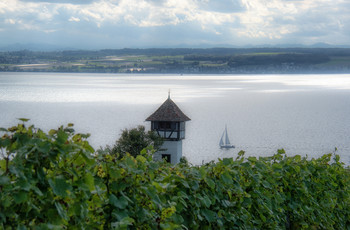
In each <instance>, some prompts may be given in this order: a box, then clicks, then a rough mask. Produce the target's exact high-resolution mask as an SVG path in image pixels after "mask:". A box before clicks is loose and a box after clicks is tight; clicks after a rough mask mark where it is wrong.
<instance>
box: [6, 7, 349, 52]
mask: <svg viewBox="0 0 350 230" xmlns="http://www.w3.org/2000/svg"><path fill="white" fill-rule="evenodd" d="M14 43H20V44H30V43H34V44H50V45H55V46H58V47H67V48H77V49H116V48H149V47H156V48H163V47H173V48H175V47H199V46H206V47H247V46H265V45H271V46H282V45H284V44H302V45H313V44H317V43H327V44H330V45H332V46H339V45H346V46H350V0H37V1H35V0H0V47H4V46H8V45H11V44H14Z"/></svg>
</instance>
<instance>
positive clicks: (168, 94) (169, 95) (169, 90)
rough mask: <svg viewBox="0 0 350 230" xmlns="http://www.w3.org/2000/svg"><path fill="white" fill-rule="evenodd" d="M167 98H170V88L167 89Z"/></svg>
mask: <svg viewBox="0 0 350 230" xmlns="http://www.w3.org/2000/svg"><path fill="white" fill-rule="evenodd" d="M168 99H170V89H169V91H168Z"/></svg>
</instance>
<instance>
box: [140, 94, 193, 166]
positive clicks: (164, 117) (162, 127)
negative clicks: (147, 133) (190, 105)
mask: <svg viewBox="0 0 350 230" xmlns="http://www.w3.org/2000/svg"><path fill="white" fill-rule="evenodd" d="M190 120H191V119H190V118H189V117H187V116H186V115H185V114H184V113H183V112H182V111H181V110H180V108H179V107H178V106H177V105H176V104H175V103H174V102H173V101H172V100H171V99H170V93H169V96H168V99H167V100H166V101H165V102H164V103H163V104H162V105H161V106H160V107H159V108H158V109H157V110H156V111H155V112H154V113H153V114H152V115H150V116H149V117H148V118H147V119H146V121H150V122H151V130H152V131H155V132H156V133H157V134H158V135H159V136H161V137H162V138H163V139H164V143H163V146H162V147H161V149H164V151H158V152H156V153H155V154H154V157H153V159H154V160H162V159H166V161H168V162H170V163H172V164H177V163H179V162H180V159H181V157H182V140H183V139H185V122H186V121H190Z"/></svg>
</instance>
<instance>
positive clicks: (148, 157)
mask: <svg viewBox="0 0 350 230" xmlns="http://www.w3.org/2000/svg"><path fill="white" fill-rule="evenodd" d="M23 121H24V122H23V124H18V125H17V126H14V127H11V128H8V129H4V128H1V130H0V131H1V132H2V134H3V136H2V137H1V138H0V229H349V228H350V171H349V167H346V166H345V165H344V164H343V163H341V162H340V159H339V156H337V155H335V154H332V153H331V154H327V155H324V156H322V157H320V158H318V159H307V158H304V157H301V156H299V155H296V156H292V157H290V156H287V155H286V153H285V152H284V150H278V152H277V153H276V154H275V155H273V156H271V157H259V158H256V157H248V158H246V157H245V156H244V152H243V151H241V152H240V153H239V155H238V157H237V158H236V159H232V158H226V159H219V160H218V161H217V162H211V163H208V164H205V165H201V166H193V165H191V164H189V163H187V162H186V161H185V160H184V161H182V162H181V163H179V164H177V165H170V164H168V163H166V162H154V161H152V153H153V149H152V147H149V148H146V149H144V150H142V152H141V153H140V155H138V156H136V157H132V156H130V155H126V156H125V157H123V158H120V157H119V156H118V155H111V154H108V153H106V152H103V151H102V150H100V151H95V150H94V149H93V148H92V147H91V146H90V145H89V142H88V141H87V139H88V137H89V135H88V134H80V133H75V131H74V129H73V125H72V124H68V125H67V126H66V127H63V126H62V127H60V128H58V129H53V130H50V131H49V132H48V133H45V132H44V131H42V130H41V129H38V128H35V127H34V126H29V127H27V126H26V125H25V120H24V119H23Z"/></svg>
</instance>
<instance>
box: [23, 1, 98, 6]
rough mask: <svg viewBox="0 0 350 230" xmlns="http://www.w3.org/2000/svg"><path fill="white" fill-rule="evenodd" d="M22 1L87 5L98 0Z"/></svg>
mask: <svg viewBox="0 0 350 230" xmlns="http://www.w3.org/2000/svg"><path fill="white" fill-rule="evenodd" d="M20 1H22V2H33V3H37V2H46V3H53V4H60V3H61V4H62V3H63V4H65V3H68V4H75V5H86V4H90V3H93V2H97V1H96V0H20Z"/></svg>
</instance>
